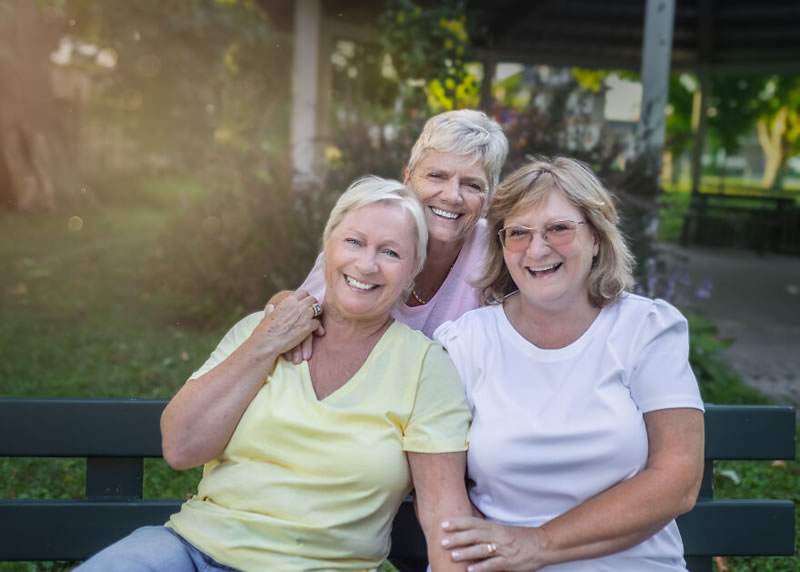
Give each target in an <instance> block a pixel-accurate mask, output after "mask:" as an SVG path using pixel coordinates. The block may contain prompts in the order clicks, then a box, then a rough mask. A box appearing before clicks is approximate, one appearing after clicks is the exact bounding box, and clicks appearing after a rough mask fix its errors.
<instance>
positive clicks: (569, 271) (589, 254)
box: [503, 188, 599, 312]
mask: <svg viewBox="0 0 800 572" xmlns="http://www.w3.org/2000/svg"><path fill="white" fill-rule="evenodd" d="M564 220H571V221H576V222H577V221H585V217H584V216H583V214H582V213H581V211H580V210H579V209H578V208H576V207H575V206H574V205H572V204H571V203H570V202H569V201H568V200H567V199H566V197H565V196H564V195H563V194H562V193H561V191H559V190H557V189H555V188H553V189H551V190H550V191H548V193H547V194H546V196H545V197H544V199H543V200H542V201H541V203H539V204H537V205H534V206H530V207H522V208H519V209H517V210H514V211H512V212H511V214H510V215H509V216H508V217H507V218H506V219H505V221H504V222H503V226H504V227H510V226H526V227H529V228H544V227H545V226H547V225H548V224H550V223H552V222H555V221H564ZM598 251H599V244H598V242H597V239H596V236H595V233H594V232H593V230H592V228H591V226H589V225H588V224H582V225H579V226H578V229H577V232H576V235H575V238H574V240H572V242H570V243H569V244H565V245H563V246H558V247H554V246H552V245H550V244H548V243H546V242H545V241H544V239H543V238H542V235H541V233H540V232H535V233H534V234H533V240H532V241H531V243H530V245H529V246H528V248H527V249H525V250H522V251H521V252H510V251H509V250H508V249H503V259H504V260H505V263H506V267H507V268H508V271H509V273H510V274H511V277H512V278H513V279H514V282H515V283H516V285H517V287H518V288H519V290H520V294H521V295H522V296H523V298H525V300H526V301H527V302H528V303H531V304H533V305H535V306H537V307H539V308H541V309H542V310H545V311H549V312H553V311H562V310H565V309H569V308H571V307H572V306H573V305H574V304H576V303H577V304H587V305H588V304H589V273H590V272H591V269H592V259H593V257H594V256H595V255H597V253H598Z"/></svg>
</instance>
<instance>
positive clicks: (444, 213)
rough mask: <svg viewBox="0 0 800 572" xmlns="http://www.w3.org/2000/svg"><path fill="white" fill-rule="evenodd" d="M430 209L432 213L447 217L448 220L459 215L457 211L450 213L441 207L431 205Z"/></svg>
mask: <svg viewBox="0 0 800 572" xmlns="http://www.w3.org/2000/svg"><path fill="white" fill-rule="evenodd" d="M431 210H432V211H433V214H435V215H437V216H440V217H444V218H449V219H450V220H455V219H457V218H458V217H460V216H461V215H460V214H459V213H451V212H450V211H443V210H442V209H437V208H436V207H431Z"/></svg>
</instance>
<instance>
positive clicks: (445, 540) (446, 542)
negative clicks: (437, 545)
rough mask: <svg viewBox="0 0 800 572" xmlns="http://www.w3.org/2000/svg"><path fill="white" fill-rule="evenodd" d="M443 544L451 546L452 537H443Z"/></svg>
mask: <svg viewBox="0 0 800 572" xmlns="http://www.w3.org/2000/svg"><path fill="white" fill-rule="evenodd" d="M442 546H450V539H449V538H443V539H442Z"/></svg>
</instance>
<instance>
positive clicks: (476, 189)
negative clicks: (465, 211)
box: [467, 183, 483, 193]
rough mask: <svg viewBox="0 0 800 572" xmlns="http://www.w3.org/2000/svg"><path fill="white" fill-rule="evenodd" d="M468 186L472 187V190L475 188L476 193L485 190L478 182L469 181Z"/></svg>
mask: <svg viewBox="0 0 800 572" xmlns="http://www.w3.org/2000/svg"><path fill="white" fill-rule="evenodd" d="M467 186H468V187H469V188H470V190H473V191H475V192H476V193H482V192H483V187H481V186H480V185H479V184H478V183H467Z"/></svg>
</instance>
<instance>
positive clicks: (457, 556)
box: [450, 550, 461, 560]
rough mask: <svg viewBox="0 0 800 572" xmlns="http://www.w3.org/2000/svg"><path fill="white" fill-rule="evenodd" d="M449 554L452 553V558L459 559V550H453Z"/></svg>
mask: <svg viewBox="0 0 800 572" xmlns="http://www.w3.org/2000/svg"><path fill="white" fill-rule="evenodd" d="M450 554H452V555H453V560H460V559H461V552H459V551H458V550H454V551H453V552H451V553H450Z"/></svg>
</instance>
